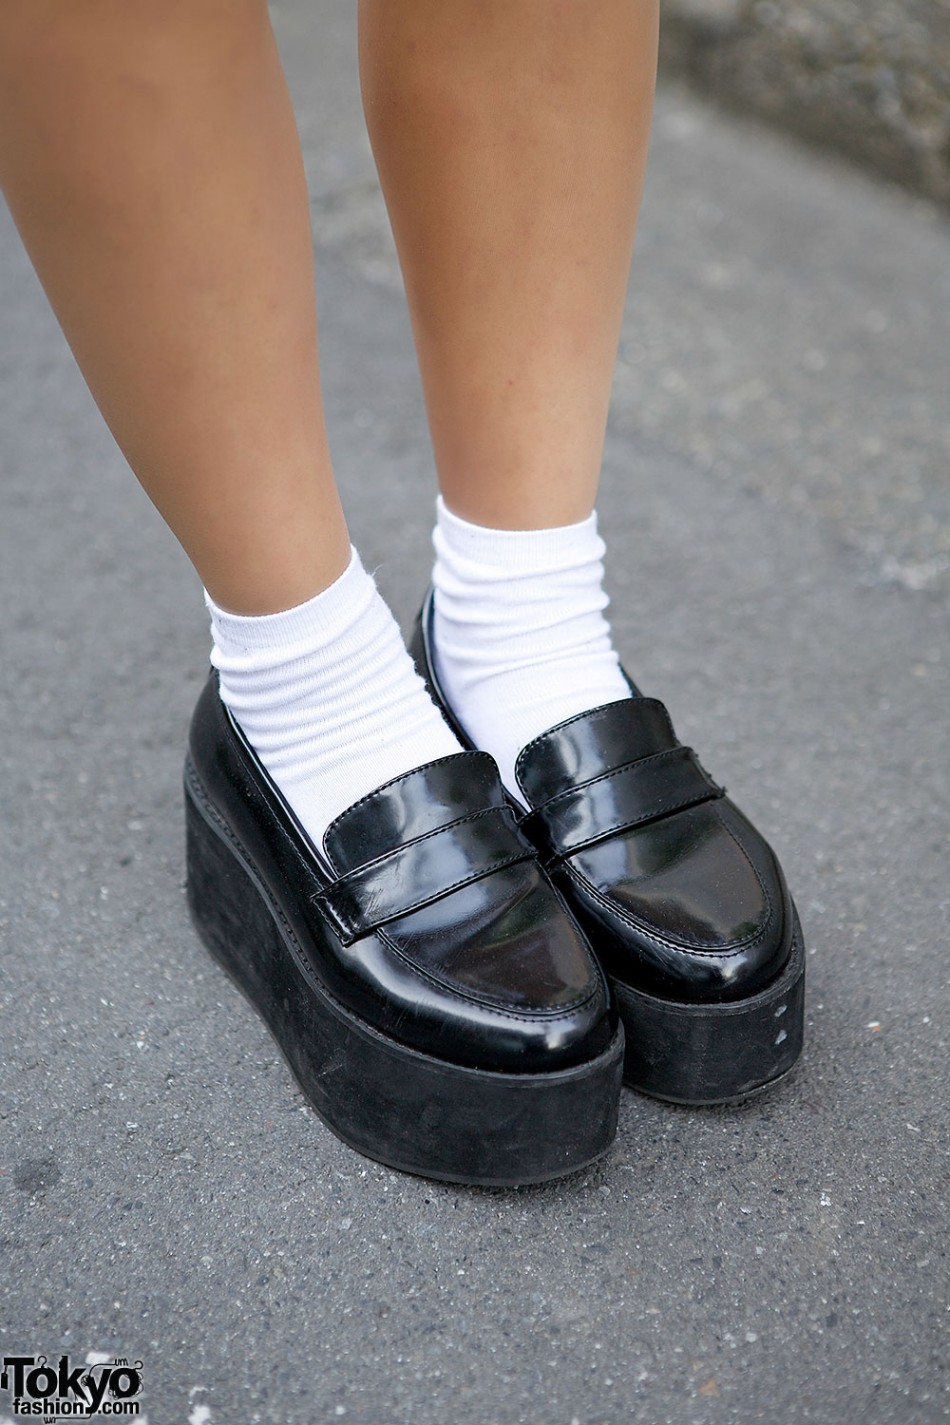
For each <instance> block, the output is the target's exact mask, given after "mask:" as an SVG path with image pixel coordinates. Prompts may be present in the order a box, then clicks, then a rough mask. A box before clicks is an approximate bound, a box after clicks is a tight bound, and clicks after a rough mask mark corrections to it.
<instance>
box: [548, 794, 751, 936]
mask: <svg viewBox="0 0 950 1425" xmlns="http://www.w3.org/2000/svg"><path fill="white" fill-rule="evenodd" d="M711 811H712V813H713V815H714V816H715V817H716V820H717V821H718V822H719V824H720V826H721V827H722V829H723V831H724V832H725V833H726V835H727V836H728V837H730V839H731V840H732V842H733V843H734V845H736V846H737V847H738V849H739V851H740V852H741V854H742V856H743V858H744V860H745V862H746V864H747V865H748V866H749V868H750V870H751V871H752V874H753V876H755V879H756V882H757V884H758V887H759V889H760V890H761V892H762V895H763V897H764V899H765V905H766V915H765V924H764V925H763V926H762V929H761V930H760V931H759V932H758V934H756V935H750V936H749V937H748V939H746V940H740V941H739V942H738V943H737V944H736V945H734V946H733V947H732V948H731V949H722V950H710V949H708V948H704V947H703V946H702V945H701V944H700V943H699V941H696V940H690V939H688V938H687V937H685V936H684V937H683V938H682V939H680V940H670V939H668V938H667V937H666V936H664V935H661V934H659V933H658V932H657V931H656V930H655V929H654V928H652V927H651V926H649V925H647V924H646V922H645V921H640V920H638V919H637V918H636V917H635V916H633V915H632V914H631V913H630V912H629V911H627V910H625V909H622V908H621V907H620V906H618V905H616V904H615V902H614V901H612V900H610V899H609V897H608V896H606V895H605V894H604V892H603V891H601V890H598V888H597V887H596V886H595V885H594V884H593V882H592V881H590V880H588V878H587V877H586V876H585V875H583V874H582V873H581V872H580V871H578V870H577V869H576V868H575V867H574V866H571V865H570V864H569V863H568V861H567V860H566V859H565V860H564V861H562V863H561V864H562V866H563V867H564V870H565V871H566V872H567V874H568V875H569V876H570V877H571V879H572V880H573V881H574V882H575V883H576V884H577V885H578V886H579V887H580V888H581V889H582V890H583V891H584V892H585V894H588V895H592V896H593V897H594V898H595V899H596V900H597V901H598V902H599V903H600V904H601V905H602V906H603V907H604V908H605V909H606V910H609V911H610V913H611V915H614V916H616V917H617V919H618V920H621V921H623V922H624V924H625V925H629V926H630V928H631V929H632V930H639V931H642V932H643V934H644V935H646V936H647V938H648V939H649V940H652V941H654V942H655V943H656V944H657V945H662V946H665V947H666V948H667V949H670V950H682V949H683V947H684V946H685V947H686V948H687V949H689V950H691V951H693V952H694V953H695V954H697V955H701V956H705V957H706V958H707V959H717V960H720V959H728V958H729V957H730V956H733V955H740V954H742V952H743V951H744V950H748V949H750V948H751V947H752V946H753V945H757V944H758V943H759V941H760V940H764V939H765V938H766V936H767V934H768V933H769V930H770V927H771V922H772V920H773V918H774V915H775V905H774V903H773V901H772V897H771V896H770V895H769V892H768V889H767V887H766V886H765V884H764V882H763V880H762V877H761V876H760V875H759V873H758V871H757V870H756V868H755V866H754V865H753V864H752V861H751V860H750V858H749V855H748V853H747V852H746V849H745V847H744V846H743V845H742V843H741V842H740V841H739V840H738V838H737V837H736V835H735V833H734V832H733V831H732V829H731V828H730V827H728V826H727V825H726V823H725V822H724V821H723V819H722V817H721V816H720V814H719V808H718V807H712V808H711ZM579 849H580V850H583V849H585V848H579ZM572 854H575V855H576V854H578V853H577V852H575V853H572Z"/></svg>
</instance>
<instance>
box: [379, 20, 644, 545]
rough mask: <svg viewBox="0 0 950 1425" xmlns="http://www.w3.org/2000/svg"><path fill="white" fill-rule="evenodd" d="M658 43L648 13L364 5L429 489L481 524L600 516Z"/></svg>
mask: <svg viewBox="0 0 950 1425" xmlns="http://www.w3.org/2000/svg"><path fill="white" fill-rule="evenodd" d="M656 43H657V4H656V0H361V3H360V49H361V66H362V82H363V95H364V104H365V109H366V116H367V122H368V125H369V130H370V136H371V138H372V142H373V148H374V152H375V155H376V160H377V164H378V166H379V172H380V177H381V180H382V184H383V188H384V191H385V194H386V199H387V203H388V205H389V211H390V216H391V218H392V223H393V229H394V232H395V236H396V240H397V243H398V247H399V256H400V260H401V262H402V267H403V272H404V275H405V281H406V288H407V293H408V298H409V305H410V309H411V313H412V319H413V324H414V329H415V336H416V343H417V348H418V352H419V361H420V367H421V370H422V376H423V382H424V385H425V392H426V399H427V403H428V411H429V420H430V426H431V430H432V437H433V443H434V447H435V456H436V463H437V466H438V471H439V481H440V485H441V488H442V493H443V494H444V496H445V498H446V501H447V503H448V504H449V506H450V507H451V509H452V510H453V511H455V512H456V513H457V514H459V515H461V516H463V517H464V518H466V519H468V520H471V521H473V522H477V523H480V524H482V525H493V526H495V527H498V528H505V529H531V528H539V527H547V526H553V525H563V524H568V523H571V522H573V521H576V520H580V519H582V518H583V517H584V516H585V515H587V514H589V513H590V510H591V508H592V506H593V503H594V496H595V493H596V488H597V481H598V477H599V473H600V462H601V455H602V449H603V439H604V427H605V423H606V418H607V406H608V402H609V398H610V388H611V380H612V373H613V365H614V361H615V357H616V348H617V341H618V337H619V330H620V321H621V314H622V308H623V301H624V294H625V290H626V283H627V272H628V267H629V262H630V253H631V248H632V243H633V234H634V226H635V221H636V214H637V208H638V204H639V200H640V192H641V187H642V181H643V172H644V165H645V160H646V151H647V140H648V134H649V125H650V115H651V109H652V98H653V87H654V76H655V70H656Z"/></svg>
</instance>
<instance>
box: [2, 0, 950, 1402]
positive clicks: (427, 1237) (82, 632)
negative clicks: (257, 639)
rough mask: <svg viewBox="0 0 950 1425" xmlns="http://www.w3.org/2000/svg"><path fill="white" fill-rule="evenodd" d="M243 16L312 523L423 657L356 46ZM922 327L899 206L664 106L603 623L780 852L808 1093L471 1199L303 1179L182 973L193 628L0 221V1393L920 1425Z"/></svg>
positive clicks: (298, 1135)
mask: <svg viewBox="0 0 950 1425" xmlns="http://www.w3.org/2000/svg"><path fill="white" fill-rule="evenodd" d="M274 14H275V19H276V21H277V24H278V30H279V35H280V39H281V42H282V44H283V46H284V48H285V53H286V57H287V60H288V64H289V68H290V72H291V79H292V83H293V87H294V92H295V97H296V100H297V104H298V110H299V118H300V125H301V130H302V134H303V139H304V144H305V151H306V156H307V163H308V171H309V175H310V180H311V185H312V191H313V200H314V223H315V241H316V254H317V276H318V285H319V293H320V303H321V319H322V339H323V359H324V367H325V376H326V387H327V403H328V410H329V417H330V424H331V435H332V440H333V446H334V451H335V454H336V458H337V460H338V464H339V469H340V476H341V483H342V485H343V487H344V493H345V499H346V503H347V509H348V512H349V514H350V517H351V523H352V527H353V532H354V536H355V539H356V541H357V543H358V544H359V546H360V547H361V550H362V552H363V556H364V559H365V561H366V563H367V564H368V566H369V567H374V568H377V569H378V572H379V579H380V582H381V585H382V587H383V589H384V591H385V592H386V594H387V595H388V597H389V598H390V599H391V601H392V602H393V604H394V606H395V608H396V609H397V611H398V612H399V614H400V616H401V617H402V618H403V619H404V620H405V621H407V622H408V620H409V619H410V617H411V616H412V614H413V613H414V610H415V605H416V602H417V600H418V598H419V596H420V593H421V590H422V588H423V585H424V584H425V581H426V578H427V567H428V559H429V546H428V530H429V524H430V519H431V514H432V498H433V483H432V473H431V459H430V455H429V450H428V445H427V441H426V437H425V433H424V424H423V417H422V409H421V402H420V397H419V390H418V382H417V377H416V374H415V369H414V364H413V357H412V350H411V341H410V336H409V332H408V326H407V321H406V315H405V310H404V304H403V301H402V297H401V294H400V290H399V285H398V275H397V268H396V265H395V259H394V256H393V252H392V247H391V243H390V241H389V238H388V235H387V230H386V224H385V217H384V212H383V208H382V205H381V202H380V199H379V196H378V193H377V190H376V187H375V183H374V179H373V170H372V163H371V159H370V156H369V151H368V147H367V144H366V140H365V136H364V134H363V130H362V125H361V120H360V116H359V106H358V94H357V86H356V78H355V64H354V16H353V14H352V13H351V10H350V7H348V6H343V5H338V4H332V3H330V0H320V3H313V0H311V3H310V4H304V3H303V0H281V3H278V4H276V5H275V6H274ZM948 297H950V232H948V229H947V226H946V223H945V220H941V219H940V218H938V217H936V216H935V215H934V213H933V211H932V210H930V209H928V208H926V207H924V206H922V205H919V204H916V203H915V202H913V201H911V200H909V199H907V198H906V197H905V196H904V195H902V194H900V193H898V192H896V191H894V190H891V189H889V188H887V187H884V186H879V185H877V184H875V183H873V182H871V181H869V180H867V179H865V178H864V177H863V176H861V175H859V174H856V173H855V172H853V171H851V170H849V169H848V168H846V167H844V166H838V165H835V164H826V163H823V162H821V161H819V160H818V159H817V158H816V157H815V156H814V155H813V154H811V153H808V152H804V151H801V150H799V149H797V148H795V147H794V146H792V145H790V144H787V143H785V142H783V141H781V140H780V139H778V138H776V137H775V136H774V135H771V134H767V133H764V132H762V131H759V130H757V129H755V128H753V127H748V126H743V125H741V124H739V123H737V122H734V121H731V120H728V119H726V118H724V117H722V116H721V115H719V114H717V113H715V112H714V111H711V110H707V109H706V108H704V107H703V106H702V105H700V104H698V103H696V102H695V101H694V100H692V99H690V98H688V97H687V96H686V95H685V94H683V93H681V92H679V91H678V90H676V89H669V88H667V89H664V90H663V92H662V93H661V96H660V100H659V104H658V112H657V122H656V130H655V143H654V148H653V153H652V157H651V170H650V178H649V183H648V191H647V195H646V200H645V206H644V212H643V218H642V222H641V230H640V235H639V240H638V250H637V256H636V260H635V265H634V276H633V282H632V285H631V291H630V300H629V304H628V312H627V318H626V323H625V328H624V335H623V346H622V353H621V360H620V363H619V367H618V375H617V384H616V398H615V403H614V409H613V415H612V420H611V429H610V437H609V441H608V450H607V458H606V463H605V475H604V488H603V495H602V499H601V502H600V508H601V512H602V520H603V525H604V528H605V530H606V532H607V534H608V537H609V540H610V548H611V554H610V561H611V562H610V578H611V588H612V593H613V596H614V603H613V610H612V612H613V618H614V625H615V630H616V634H617V639H618V642H619V644H620V647H621V649H622V652H623V655H624V659H625V662H626V663H627V665H628V667H629V668H630V669H631V671H633V672H635V674H636V676H637V679H638V681H639V682H640V683H641V684H642V685H643V686H644V687H645V689H646V690H647V691H648V692H651V693H653V694H655V695H657V696H659V697H662V698H664V699H665V700H666V701H667V702H668V703H669V705H670V708H671V711H672V713H673V717H674V720H675V722H676V725H677V728H678V730H679V731H680V733H681V735H682V736H683V737H684V738H685V740H687V741H689V742H691V743H693V745H695V746H696V747H697V748H698V749H699V750H700V754H701V756H702V758H703V761H704V763H705V764H706V765H707V766H708V767H709V768H710V770H711V771H712V772H713V775H715V776H716V777H717V778H718V779H719V780H721V781H724V782H725V783H726V784H727V785H728V787H729V789H730V792H731V794H732V795H733V796H735V797H736V799H737V800H738V801H739V802H740V804H741V805H742V806H743V807H744V808H745V809H746V810H747V812H748V813H749V814H750V815H751V816H753V818H754V819H755V820H756V821H758V822H759V823H760V825H761V826H762V827H763V829H764V830H765V831H766V833H767V834H768V835H769V837H770V839H771V840H772V841H773V843H774V844H775V846H776V848H777V849H778V851H779V852H780V854H781V856H782V858H783V861H784V864H785V866H786V870H787V872H788V875H789V878H790V880H791V883H792V886H793V888H794V890H795V894H796V897H797V899H798V902H799V905H800V908H801V911H802V915H803V919H804V922H805V927H806V935H807V939H808V944H809V950H810V954H809V977H810V980H809V1000H808V1020H809V1031H808V1033H809V1037H808V1045H807V1052H806V1056H805V1059H804V1062H803V1064H802V1066H801V1069H800V1071H799V1072H798V1073H797V1074H796V1075H795V1077H794V1078H793V1079H791V1080H789V1081H788V1082H787V1083H786V1084H785V1085H783V1086H782V1087H781V1088H779V1089H778V1090H777V1091H776V1092H774V1093H773V1094H772V1095H771V1096H769V1097H765V1098H762V1099H760V1100H755V1101H752V1102H750V1103H748V1104H747V1105H745V1106H743V1107H741V1108H738V1109H716V1110H714V1111H711V1112H705V1113H700V1112H693V1111H689V1110H678V1109H672V1108H669V1107H665V1106H663V1105H660V1104H657V1103H653V1102H650V1101H648V1100H646V1099H642V1098H638V1097H636V1096H634V1095H633V1094H631V1093H629V1092H628V1093H626V1094H625V1097H624V1102H623V1106H622V1111H621V1120H620V1131H619V1135H618V1138H617V1141H616V1145H615V1147H614V1149H613V1151H612V1152H611V1153H610V1155H609V1156H608V1157H607V1158H606V1159H604V1160H603V1161H602V1162H601V1163H599V1164H598V1165H597V1166H596V1167H595V1168H592V1169H590V1170H589V1171H587V1172H584V1173H582V1174H579V1175H576V1176H575V1177H573V1178H570V1179H567V1180H566V1181H564V1182H561V1183H559V1184H555V1185H551V1186H546V1187H543V1188H537V1189H529V1190H522V1191H517V1192H503V1191H479V1190H465V1189H460V1188H457V1187H443V1186H440V1185H438V1184H433V1183H427V1182H424V1181H421V1180H414V1179H412V1178H408V1177H404V1176H400V1175H398V1174H395V1173H392V1172H389V1171H388V1170H386V1169H384V1168H381V1167H379V1166H377V1165H374V1164H371V1163H367V1162H365V1161H363V1160H362V1159H360V1158H359V1157H357V1156H356V1155H354V1154H353V1153H352V1152H350V1151H348V1150H347V1149H346V1148H345V1147H343V1146H342V1144H340V1143H338V1142H337V1141H336V1139H334V1138H333V1137H332V1136H331V1135H330V1134H329V1133H328V1132H327V1131H326V1130H325V1129H324V1128H323V1127H322V1126H321V1124H320V1123H319V1122H318V1121H317V1120H316V1119H315V1117H314V1116H313V1114H312V1113H311V1112H310V1110H309V1109H308V1108H307V1106H306V1105H305V1103H304V1102H303V1100H302V1098H301V1096H300V1094H299V1093H298V1091H297V1089H296V1086H295V1084H294V1082H293V1081H292V1080H291V1077H290V1075H289V1073H288V1071H287V1069H286V1068H285V1066H284V1063H283V1061H282V1059H281V1058H280V1057H279V1055H278V1052H277V1050H276V1049H275V1047H274V1044H273V1042H272V1041H271V1039H270V1038H269V1037H268V1035H267V1033H266V1031H265V1030H264V1028H263V1026H262V1025H261V1023H260V1022H259V1021H258V1019H257V1018H256V1017H255V1015H254V1013H253V1012H252V1010H251V1009H250V1008H249V1007H248V1006H247V1004H246V1003H245V1002H244V1001H243V1000H242V999H241V997H240V996H239V995H238V994H237V992H236V991H235V990H234V989H233V988H232V987H231V985H230V984H229V983H227V982H226V981H225V980H224V979H223V978H222V976H221V975H220V973H219V972H218V970H217V969H216V968H215V967H214V966H213V965H212V964H211V963H210V961H209V960H208V959H207V957H206V954H205V952H204V950H203V949H202V947H201V946H200V945H199V944H198V942H197V940H196V938H195V935H194V933H193V931H192V929H191V927H190V924H189V922H188V919H187V916H186V914H185V908H184V899H183V893H182V869H183V868H182V840H183V837H182V815H181V802H180V790H179V784H180V772H181V758H182V752H183V743H184V736H185V730H186V726H187V720H188V716H189V713H190V709H191V705H192V703H193V700H194V698H195V696H196V694H197V692H198V689H199V687H200V685H201V682H202V680H203V677H204V673H205V668H206V660H207V651H208V643H207V630H206V624H205V615H204V609H203V606H202V604H201V599H200V591H199V587H198V584H197V580H196V578H195V576H194V575H193V573H192V572H191V570H190V567H189V566H188V565H187V563H186V561H185V559H184V557H183V555H182V554H181V552H180V551H179V550H178V548H177V546H176V545H175V543H174V541H173V540H172V538H171V536H170V535H169V534H168V533H167V531H166V530H165V529H164V527H163V526H162V524H161V522H160V521H159V519H158V517H157V516H156V515H155V513H154V511H153V510H152V508H151V506H150V505H149V503H148V501H147V500H146V498H145V497H144V495H143V494H142V493H141V492H140V490H139V489H138V487H137V486H136V485H135V482H134V481H133V480H132V478H131V476H130V475H129V474H128V472H127V470H126V469H125V467H124V465H123V461H122V459H121V457H120V456H119V455H118V453H117V452H116V450H115V448H114V447H113V445H112V444H111V441H110V438H109V436H108V434H107V433H106V432H105V430H104V428H103V426H102V424H101V421H100V419H99V417H98V415H97V413H96V411H95V409H94V407H93V405H92V402H91V400H90V398H89V397H88V395H87V394H86V391H85V388H84V386H83V384H82V381H81V379H80V377H79V376H78V374H77V372H76V370H75V368H74V366H73V363H72V360H71V358H70V356H69V353H68V351H67V349H66V346H65V343H64V341H63V339H62V337H61V336H60V334H59V332H58V330H57V328H56V326H55V323H54V321H53V319H52V317H51V316H50V314H49V312H48V309H47V307H46V304H45V301H44V298H43V296H42V294H41V292H40V290H39V288H38V286H37V284H36V282H35V279H34V278H33V276H32V274H31V271H30V268H29V265H28V263H27V261H26V258H25V257H24V256H23V254H22V251H21V249H20V248H19V245H18V241H17V238H16V235H15V233H14V231H13V228H12V225H11V224H10V222H9V220H8V219H7V218H6V217H5V216H4V217H3V218H2V219H0V312H2V313H3V321H2V328H0V483H2V514H0V586H2V595H3V633H2V640H0V646H2V653H3V677H2V680H0V709H2V719H3V720H2V726H3V729H4V738H3V745H2V751H0V762H2V776H0V813H2V814H0V957H2V958H0V965H2V981H0V1013H2V1021H0V1022H2V1043H3V1055H2V1066H0V1264H2V1268H0V1344H2V1350H3V1354H11V1353H15V1352H17V1351H20V1352H24V1353H34V1354H35V1353H38V1352H43V1353H46V1354H48V1355H50V1356H51V1357H53V1356H55V1355H57V1354H58V1353H60V1352H63V1351H65V1352H69V1353H71V1355H72V1357H73V1359H74V1360H76V1361H81V1360H84V1359H85V1358H86V1356H87V1354H88V1353H91V1352H96V1353H100V1354H110V1353H117V1354H119V1355H123V1356H128V1357H129V1358H130V1359H139V1360H141V1361H142V1362H143V1397H142V1403H143V1411H144V1412H145V1415H146V1416H147V1419H148V1421H149V1425H179V1422H181V1425H185V1422H189V1425H223V1422H228V1425H245V1423H246V1425H251V1422H274V1425H311V1423H312V1422H324V1421H335V1420H338V1419H339V1420H342V1421H343V1422H344V1425H347V1422H354V1425H355V1422H359V1425H444V1422H451V1425H536V1422H537V1425H542V1422H543V1425H572V1422H576V1425H629V1422H643V1425H664V1422H670V1425H718V1422H742V1425H749V1422H754V1421H760V1420H761V1421H766V1420H768V1421H773V1420H776V1419H780V1420H783V1421H785V1422H788V1425H798V1422H807V1421H815V1422H821V1425H851V1422H854V1425H857V1422H861V1425H891V1422H895V1421H898V1422H901V1425H925V1422H926V1425H931V1423H932V1422H937V1421H940V1420H944V1419H946V1418H947V1416H948V1415H950V1393H948V1385H950V1373H948V1331H950V1311H948V1307H950V1290H948V1286H950V1275H948V1265H947V1255H946V1254H947V1227H948V1218H950V1211H948V1188H950V1165H948V1134H947V1070H948V1059H950V1054H948V1041H950V998H948V994H947V990H948V971H947V963H948V961H947V953H946V948H947V922H948V909H950V874H948V864H950V817H948V803H950V787H948V766H947V750H946V749H947V733H948V722H950V712H948V709H950V697H948V683H950V677H948V642H947V629H948V617H947V615H948V601H950V477H948V461H947V456H948V448H950V403H948V399H947V395H948V392H947V350H948V347H947V339H948V334H950V333H948V328H950V315H948V314H950V302H948ZM8 1416H9V1417H10V1418H12V1416H11V1407H10V1404H9V1400H8V1396H7V1395H6V1394H5V1393H3V1392H0V1421H2V1422H4V1425H6V1420H7V1417H8Z"/></svg>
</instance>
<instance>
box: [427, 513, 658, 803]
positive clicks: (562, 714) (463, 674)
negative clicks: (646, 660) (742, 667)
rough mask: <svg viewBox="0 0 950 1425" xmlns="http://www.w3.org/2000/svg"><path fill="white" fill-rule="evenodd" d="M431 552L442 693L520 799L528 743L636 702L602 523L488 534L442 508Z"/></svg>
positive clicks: (593, 517)
mask: <svg viewBox="0 0 950 1425" xmlns="http://www.w3.org/2000/svg"><path fill="white" fill-rule="evenodd" d="M433 543H434V545H435V552H436V560H435V569H434V572H433V583H434V585H435V628H434V642H435V658H436V665H437V671H438V674H439V678H440V681H441V682H442V686H443V688H444V689H445V693H446V696H447V697H448V700H449V702H450V703H451V705H452V708H453V710H454V711H455V713H456V715H457V717H458V719H459V721H460V722H461V724H462V726H463V727H464V728H465V730H466V732H467V733H468V734H469V736H470V737H471V739H472V741H473V742H474V743H475V745H476V746H477V747H480V748H482V749H483V750H484V751H486V752H490V753H491V754H492V756H493V757H494V758H495V760H496V762H497V763H498V766H499V768H500V769H501V777H502V781H503V782H504V783H505V785H506V786H507V787H508V788H509V790H511V791H513V792H514V793H515V794H516V795H518V787H517V783H516V781H515V774H514V764H515V759H516V757H517V756H518V753H519V752H520V751H521V749H522V747H524V745H525V744H526V743H527V742H530V741H531V740H532V738H534V737H537V736H538V734H539V733H541V732H546V731H547V729H548V728H549V727H553V726H554V724H555V723H558V722H563V721H564V719H565V718H569V717H573V716H574V715H575V714H576V713H581V712H586V711H587V710H588V709H589V708H594V707H598V706H599V705H600V704H601V703H609V702H615V701H616V700H617V699H618V698H626V697H629V696H630V689H629V687H628V685H627V683H626V681H625V680H624V677H623V674H622V672H621V671H620V664H619V662H618V659H617V654H616V653H615V651H614V647H613V643H612V641H611V637H610V626H609V624H608V623H607V620H606V619H605V618H604V609H605V608H606V607H607V602H608V600H607V595H606V594H605V592H604V588H603V575H604V566H603V557H604V542H603V540H602V539H601V538H600V536H599V535H598V533H597V516H596V514H592V515H591V516H590V517H589V519H586V520H582V521H581V523H580V524H572V525H564V526H561V527H559V528H557V529H532V530H504V529H485V528H483V527H482V526H481V525H473V524H469V523H468V522H467V521H466V520H463V519H460V518H459V517H458V516H457V515H453V514H452V513H451V512H450V511H449V510H448V509H447V508H446V507H445V505H444V503H443V502H442V499H441V498H440V499H439V501H438V504H437V516H436V527H435V533H434V534H433Z"/></svg>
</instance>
